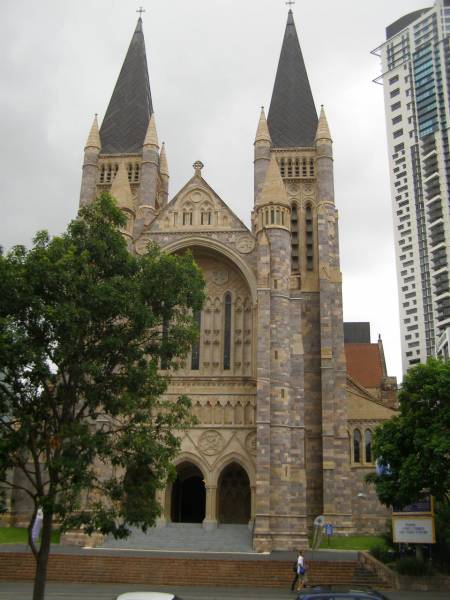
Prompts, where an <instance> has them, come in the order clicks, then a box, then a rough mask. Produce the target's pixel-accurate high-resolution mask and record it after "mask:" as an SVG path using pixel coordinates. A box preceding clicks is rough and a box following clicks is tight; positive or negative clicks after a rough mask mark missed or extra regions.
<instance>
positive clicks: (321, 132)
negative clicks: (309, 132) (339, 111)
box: [316, 104, 331, 141]
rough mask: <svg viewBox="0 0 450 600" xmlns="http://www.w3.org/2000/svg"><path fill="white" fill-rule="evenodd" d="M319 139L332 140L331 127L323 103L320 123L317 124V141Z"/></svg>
mask: <svg viewBox="0 0 450 600" xmlns="http://www.w3.org/2000/svg"><path fill="white" fill-rule="evenodd" d="M317 140H330V141H331V134H330V128H329V127H328V121H327V117H326V116H325V110H324V108H323V104H322V106H321V107H320V117H319V124H318V126H317V132H316V141H317Z"/></svg>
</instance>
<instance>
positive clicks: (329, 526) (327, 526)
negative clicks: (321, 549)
mask: <svg viewBox="0 0 450 600" xmlns="http://www.w3.org/2000/svg"><path fill="white" fill-rule="evenodd" d="M323 532H324V534H325V535H333V525H332V524H331V523H325V525H324V526H323Z"/></svg>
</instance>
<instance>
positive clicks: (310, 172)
mask: <svg viewBox="0 0 450 600" xmlns="http://www.w3.org/2000/svg"><path fill="white" fill-rule="evenodd" d="M309 176H310V177H314V161H313V159H312V158H311V159H310V161H309Z"/></svg>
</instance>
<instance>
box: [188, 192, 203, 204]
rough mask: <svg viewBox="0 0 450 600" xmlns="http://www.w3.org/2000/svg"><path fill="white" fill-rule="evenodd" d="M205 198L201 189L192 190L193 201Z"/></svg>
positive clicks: (191, 197)
mask: <svg viewBox="0 0 450 600" xmlns="http://www.w3.org/2000/svg"><path fill="white" fill-rule="evenodd" d="M202 198H203V194H202V192H200V191H199V190H195V192H192V194H191V196H190V200H192V202H195V203H197V202H200V200H202Z"/></svg>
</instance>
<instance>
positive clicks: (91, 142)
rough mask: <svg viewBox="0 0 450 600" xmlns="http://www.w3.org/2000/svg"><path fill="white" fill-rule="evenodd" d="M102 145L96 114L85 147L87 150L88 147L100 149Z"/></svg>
mask: <svg viewBox="0 0 450 600" xmlns="http://www.w3.org/2000/svg"><path fill="white" fill-rule="evenodd" d="M101 145H102V144H101V141H100V134H99V131H98V121H97V115H95V117H94V121H93V123H92V127H91V130H90V132H89V135H88V139H87V141H86V146H85V147H84V149H85V150H86V148H97V149H98V150H100V148H101Z"/></svg>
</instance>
